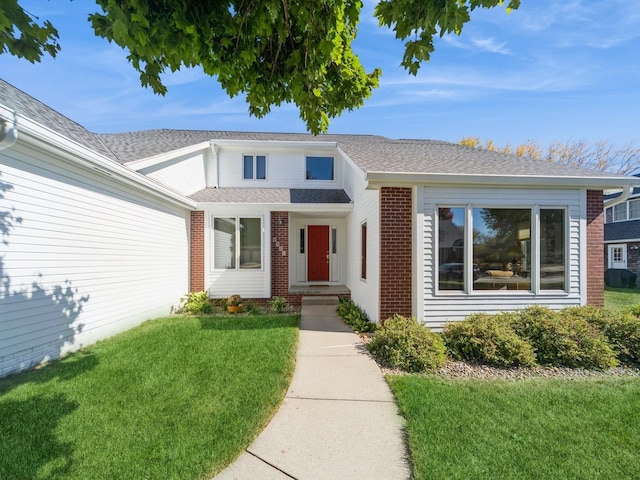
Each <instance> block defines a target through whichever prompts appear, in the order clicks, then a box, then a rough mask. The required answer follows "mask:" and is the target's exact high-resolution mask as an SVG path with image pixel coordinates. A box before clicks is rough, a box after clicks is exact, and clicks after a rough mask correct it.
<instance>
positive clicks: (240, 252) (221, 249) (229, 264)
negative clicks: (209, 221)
mask: <svg viewBox="0 0 640 480" xmlns="http://www.w3.org/2000/svg"><path fill="white" fill-rule="evenodd" d="M213 250H214V252H213V267H214V268H215V269H224V270H235V269H236V268H240V269H258V268H262V220H261V219H260V218H214V220H213Z"/></svg>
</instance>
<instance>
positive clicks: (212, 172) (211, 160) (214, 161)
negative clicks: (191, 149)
mask: <svg viewBox="0 0 640 480" xmlns="http://www.w3.org/2000/svg"><path fill="white" fill-rule="evenodd" d="M205 174H206V184H207V188H218V185H219V184H220V172H219V169H218V146H217V145H216V144H215V143H213V142H211V143H210V147H209V151H208V152H207V168H206V170H205Z"/></svg>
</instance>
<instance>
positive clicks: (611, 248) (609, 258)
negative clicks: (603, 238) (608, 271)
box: [607, 243, 628, 268]
mask: <svg viewBox="0 0 640 480" xmlns="http://www.w3.org/2000/svg"><path fill="white" fill-rule="evenodd" d="M616 248H620V249H621V251H622V262H616V263H623V264H624V266H623V267H618V266H616V267H614V266H613V264H614V261H613V258H614V249H616ZM627 264H628V255H627V244H626V243H610V244H607V268H627Z"/></svg>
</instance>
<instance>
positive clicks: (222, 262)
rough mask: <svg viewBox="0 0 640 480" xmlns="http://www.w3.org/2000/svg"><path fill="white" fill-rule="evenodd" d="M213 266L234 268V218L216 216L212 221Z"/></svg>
mask: <svg viewBox="0 0 640 480" xmlns="http://www.w3.org/2000/svg"><path fill="white" fill-rule="evenodd" d="M213 248H214V252H213V258H214V261H213V267H214V268H225V269H233V268H236V220H235V218H216V219H215V220H214V221H213Z"/></svg>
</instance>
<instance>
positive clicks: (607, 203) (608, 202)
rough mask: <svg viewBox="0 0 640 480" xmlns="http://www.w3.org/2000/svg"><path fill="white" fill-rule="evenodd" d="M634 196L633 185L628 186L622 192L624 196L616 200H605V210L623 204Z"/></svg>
mask: <svg viewBox="0 0 640 480" xmlns="http://www.w3.org/2000/svg"><path fill="white" fill-rule="evenodd" d="M632 194H633V185H627V186H625V187H624V189H623V190H622V195H620V196H619V197H615V198H610V199H609V200H605V202H604V208H607V207H610V206H611V205H615V204H617V203H622V202H624V201H626V200H627V199H628V198H629V197H630V196H631V195H632Z"/></svg>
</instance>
